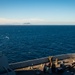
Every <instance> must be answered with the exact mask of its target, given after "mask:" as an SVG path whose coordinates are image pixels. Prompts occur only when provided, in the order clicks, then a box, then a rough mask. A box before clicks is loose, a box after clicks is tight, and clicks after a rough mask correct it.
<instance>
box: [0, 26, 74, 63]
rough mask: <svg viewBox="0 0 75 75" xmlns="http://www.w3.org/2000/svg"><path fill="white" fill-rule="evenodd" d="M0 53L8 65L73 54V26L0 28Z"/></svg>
mask: <svg viewBox="0 0 75 75" xmlns="http://www.w3.org/2000/svg"><path fill="white" fill-rule="evenodd" d="M0 51H2V52H3V54H5V55H6V56H7V57H8V60H9V63H11V62H12V63H13V62H19V61H25V60H31V59H36V58H41V57H46V56H51V55H59V54H66V53H75V26H72V25H69V26H68V25H66V26H65V25H64V26H60V25H58V26H48V25H39V26H38V25H37V26H36V25H33V26H17V25H16V26H0Z"/></svg>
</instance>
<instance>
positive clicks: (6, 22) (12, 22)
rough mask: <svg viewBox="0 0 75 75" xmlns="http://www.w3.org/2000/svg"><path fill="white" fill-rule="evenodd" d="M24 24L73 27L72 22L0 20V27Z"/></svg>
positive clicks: (36, 19)
mask: <svg viewBox="0 0 75 75" xmlns="http://www.w3.org/2000/svg"><path fill="white" fill-rule="evenodd" d="M24 23H30V24H31V25H75V22H74V21H67V20H65V21H62V20H60V21H59V20H51V19H50V20H45V19H40V18H30V19H8V18H0V25H23V24H24Z"/></svg>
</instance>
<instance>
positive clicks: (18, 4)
mask: <svg viewBox="0 0 75 75" xmlns="http://www.w3.org/2000/svg"><path fill="white" fill-rule="evenodd" d="M28 22H30V23H31V24H34V25H35V24H48V25H54V24H58V25H63V24H64V25H66V24H72V25H75V0H0V24H23V23H28Z"/></svg>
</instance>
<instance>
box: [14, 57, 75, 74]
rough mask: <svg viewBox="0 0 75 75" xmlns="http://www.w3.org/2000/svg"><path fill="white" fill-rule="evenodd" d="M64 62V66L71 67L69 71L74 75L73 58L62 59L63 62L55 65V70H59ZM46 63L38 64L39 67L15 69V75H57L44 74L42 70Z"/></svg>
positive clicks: (74, 59) (74, 60)
mask: <svg viewBox="0 0 75 75" xmlns="http://www.w3.org/2000/svg"><path fill="white" fill-rule="evenodd" d="M62 61H63V62H64V65H65V66H71V69H70V70H69V71H70V72H72V73H75V67H74V66H75V65H74V66H73V65H72V64H73V63H74V62H75V58H69V59H64V60H59V61H58V64H57V65H56V68H60V64H61V62H62ZM53 62H54V63H55V61H53ZM48 63H49V62H47V63H43V64H39V65H35V66H28V67H25V68H20V69H16V70H15V72H16V75H59V74H56V73H54V74H53V73H44V71H43V68H44V65H45V64H48ZM64 70H65V71H67V68H66V69H64Z"/></svg>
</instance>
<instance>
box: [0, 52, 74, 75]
mask: <svg viewBox="0 0 75 75" xmlns="http://www.w3.org/2000/svg"><path fill="white" fill-rule="evenodd" d="M1 62H2V63H1ZM8 66H9V67H10V68H11V69H12V70H11V69H10V68H9V67H8ZM0 75H75V53H72V54H62V55H56V56H49V57H44V58H39V59H34V60H28V61H22V62H17V63H10V64H9V65H8V63H7V60H6V56H4V55H0Z"/></svg>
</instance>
